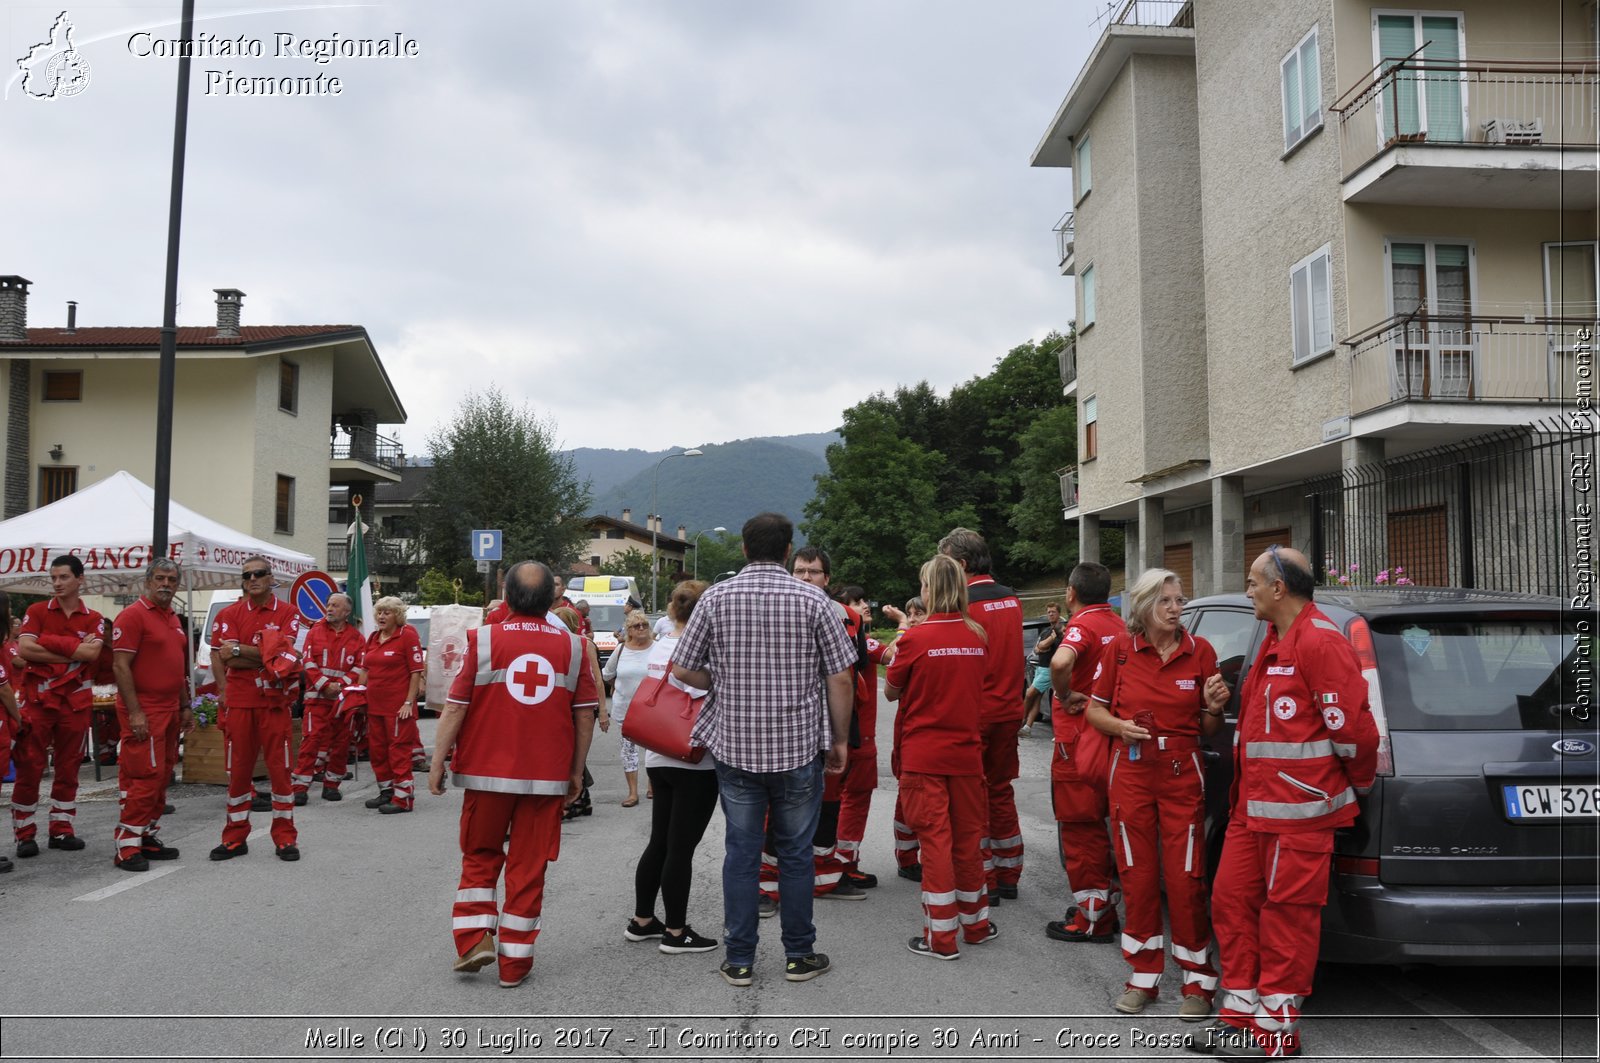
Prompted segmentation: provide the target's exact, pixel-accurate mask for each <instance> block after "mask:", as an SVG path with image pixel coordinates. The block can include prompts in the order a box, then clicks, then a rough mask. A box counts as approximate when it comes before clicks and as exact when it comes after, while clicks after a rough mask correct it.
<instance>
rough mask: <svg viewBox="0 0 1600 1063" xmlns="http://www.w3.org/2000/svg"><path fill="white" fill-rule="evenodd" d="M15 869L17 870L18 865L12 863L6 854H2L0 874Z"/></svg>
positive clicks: (0, 857)
mask: <svg viewBox="0 0 1600 1063" xmlns="http://www.w3.org/2000/svg"><path fill="white" fill-rule="evenodd" d="M14 870H16V866H15V865H14V864H12V863H11V861H10V859H9V858H7V857H4V856H0V875H3V874H5V873H6V872H7V871H14Z"/></svg>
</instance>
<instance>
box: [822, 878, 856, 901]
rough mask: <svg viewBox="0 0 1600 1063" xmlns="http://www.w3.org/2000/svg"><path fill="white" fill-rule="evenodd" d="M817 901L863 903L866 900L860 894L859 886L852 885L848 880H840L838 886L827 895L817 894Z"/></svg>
mask: <svg viewBox="0 0 1600 1063" xmlns="http://www.w3.org/2000/svg"><path fill="white" fill-rule="evenodd" d="M817 899H818V900H823V901H864V900H866V899H867V895H866V894H865V893H864V892H862V890H861V888H860V887H859V886H856V885H854V884H853V883H851V882H850V881H849V880H848V879H840V880H839V884H838V885H837V886H834V887H833V889H831V890H829V891H828V892H827V893H819V894H817Z"/></svg>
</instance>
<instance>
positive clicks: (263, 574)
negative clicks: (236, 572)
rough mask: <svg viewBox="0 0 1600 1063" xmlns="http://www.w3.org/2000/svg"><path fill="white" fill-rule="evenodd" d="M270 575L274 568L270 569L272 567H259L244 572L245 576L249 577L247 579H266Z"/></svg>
mask: <svg viewBox="0 0 1600 1063" xmlns="http://www.w3.org/2000/svg"><path fill="white" fill-rule="evenodd" d="M270 575H272V569H270V568H258V569H256V570H255V571H254V572H246V573H245V574H244V578H245V579H247V580H251V579H266V578H267V577H268V576H270Z"/></svg>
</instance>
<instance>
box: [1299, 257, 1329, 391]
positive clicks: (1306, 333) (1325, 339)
mask: <svg viewBox="0 0 1600 1063" xmlns="http://www.w3.org/2000/svg"><path fill="white" fill-rule="evenodd" d="M1330 248H1331V245H1329V244H1323V245H1322V246H1321V247H1319V248H1317V250H1316V251H1314V252H1312V253H1311V254H1310V255H1308V256H1307V257H1305V258H1302V259H1301V260H1300V261H1299V262H1296V263H1295V264H1294V268H1293V269H1291V270H1290V271H1289V312H1290V321H1291V324H1292V326H1293V331H1294V364H1295V365H1299V364H1300V363H1301V362H1305V361H1309V360H1310V359H1312V358H1315V357H1317V356H1318V355H1320V354H1327V353H1328V352H1329V351H1331V350H1333V284H1332V281H1331V279H1330V278H1331V277H1332V275H1333V253H1332V251H1331V250H1330Z"/></svg>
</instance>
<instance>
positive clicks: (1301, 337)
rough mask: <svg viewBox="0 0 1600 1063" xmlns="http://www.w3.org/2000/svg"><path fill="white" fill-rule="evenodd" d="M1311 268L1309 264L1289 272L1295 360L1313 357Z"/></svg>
mask: <svg viewBox="0 0 1600 1063" xmlns="http://www.w3.org/2000/svg"><path fill="white" fill-rule="evenodd" d="M1310 275H1311V269H1310V266H1309V264H1308V265H1305V266H1301V267H1300V268H1298V269H1296V270H1295V271H1294V272H1292V273H1290V274H1289V310H1290V319H1291V321H1292V324H1293V328H1294V360H1295V361H1297V362H1300V361H1304V360H1305V359H1307V358H1309V357H1311V276H1310Z"/></svg>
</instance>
